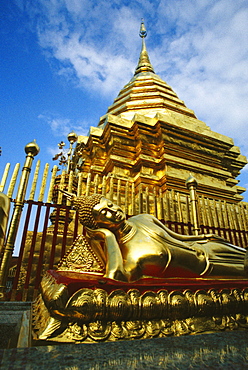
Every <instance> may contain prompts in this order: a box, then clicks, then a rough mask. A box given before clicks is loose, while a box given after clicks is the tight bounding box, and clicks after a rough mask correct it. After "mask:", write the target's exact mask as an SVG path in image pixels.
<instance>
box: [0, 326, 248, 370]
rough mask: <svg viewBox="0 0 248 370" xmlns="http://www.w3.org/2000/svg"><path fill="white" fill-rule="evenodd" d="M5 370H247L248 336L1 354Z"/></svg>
mask: <svg viewBox="0 0 248 370" xmlns="http://www.w3.org/2000/svg"><path fill="white" fill-rule="evenodd" d="M0 364H1V368H2V369H4V370H7V369H25V370H29V369H57V370H59V369H68V370H78V369H83V370H84V369H89V370H102V369H127V370H129V369H130V370H139V369H142V370H143V369H149V370H153V369H214V370H215V369H225V370H229V369H236V370H238V369H248V331H229V332H227V331H226V332H221V333H214V334H201V335H192V336H181V337H170V338H157V339H145V340H133V341H120V342H111V343H97V344H64V345H48V346H40V347H30V348H13V349H5V350H0Z"/></svg>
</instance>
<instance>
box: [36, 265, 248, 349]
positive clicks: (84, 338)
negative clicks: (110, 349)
mask: <svg viewBox="0 0 248 370" xmlns="http://www.w3.org/2000/svg"><path fill="white" fill-rule="evenodd" d="M33 314H34V327H33V337H34V341H35V343H36V344H39V343H40V342H42V341H46V343H47V341H53V342H65V343H68V342H69V343H70V342H71V343H80V342H84V343H94V342H99V341H118V340H123V339H124V340H127V339H143V338H144V339H145V338H153V337H167V336H178V335H185V334H197V333H203V332H213V331H223V330H234V329H239V330H244V329H247V328H248V281H247V280H239V279H232V280H230V279H218V280H214V279H203V278H201V279H199V278H198V279H185V278H183V279H179V278H170V279H149V278H146V279H142V280H139V281H137V282H135V283H124V282H117V281H115V280H111V279H106V278H104V277H103V276H102V275H101V274H87V273H77V272H70V271H58V272H56V271H53V270H50V271H48V272H47V274H46V275H45V277H44V278H43V280H42V284H41V294H40V295H39V296H38V298H37V300H36V302H35V304H34V312H33Z"/></svg>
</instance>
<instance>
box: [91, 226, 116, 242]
mask: <svg viewBox="0 0 248 370" xmlns="http://www.w3.org/2000/svg"><path fill="white" fill-rule="evenodd" d="M87 233H88V235H89V236H90V237H91V238H93V239H95V240H105V239H106V238H107V239H109V238H115V235H114V233H112V231H110V230H108V229H104V228H100V229H94V230H93V229H89V228H87Z"/></svg>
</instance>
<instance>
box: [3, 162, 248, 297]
mask: <svg viewBox="0 0 248 370" xmlns="http://www.w3.org/2000/svg"><path fill="white" fill-rule="evenodd" d="M24 168H25V166H24ZM24 168H23V169H24ZM30 169H31V165H30ZM21 176H23V175H22V174H21V173H20V164H17V165H15V166H14V168H13V170H12V171H11V166H10V164H7V165H6V167H5V169H4V171H3V176H2V179H1V182H0V192H3V193H4V194H6V195H7V196H8V197H9V199H10V200H11V204H12V207H11V211H10V218H9V225H8V230H7V231H6V242H5V244H4V246H3V248H2V251H1V263H2V261H3V256H4V253H5V252H6V251H5V248H6V245H7V239H8V233H9V232H10V230H12V234H13V233H14V234H15V240H14V245H13V250H14V253H13V255H14V256H15V258H13V257H12V259H9V260H8V261H7V260H6V261H5V265H8V266H4V267H3V265H1V269H3V268H5V269H8V271H9V273H8V274H7V275H6V276H7V277H6V279H5V281H4V286H5V287H7V295H6V294H5V299H11V300H23V301H26V300H33V299H34V298H35V297H36V296H37V294H38V289H39V284H40V280H41V277H42V275H43V274H44V273H45V271H46V270H48V269H53V268H56V265H57V264H58V262H59V260H60V259H61V258H62V257H63V255H64V254H65V253H66V252H67V251H68V249H69V248H70V246H71V245H72V243H73V241H74V240H75V238H76V236H77V235H78V234H79V233H83V232H84V230H83V228H82V226H81V225H79V222H78V216H77V213H76V212H75V211H72V210H71V208H70V203H69V201H68V199H66V198H65V197H64V195H63V194H62V193H61V192H60V191H59V189H63V190H67V191H69V192H72V193H74V194H77V195H78V196H80V195H90V194H93V193H99V194H102V195H103V196H106V197H108V198H110V199H111V200H113V201H114V202H115V203H117V204H118V205H120V206H121V207H122V208H123V209H124V210H125V212H126V214H127V217H130V216H132V215H136V214H139V213H150V214H153V215H154V216H156V217H157V218H158V219H160V220H161V221H162V222H166V224H167V226H168V227H169V228H171V229H172V230H174V231H176V232H178V233H181V234H194V233H195V234H196V233H215V234H218V235H220V236H222V237H224V238H226V239H227V240H229V241H230V242H231V243H233V244H235V245H238V246H241V247H244V248H246V247H247V245H248V218H247V216H248V204H247V203H245V202H239V203H237V204H233V203H228V202H227V201H225V200H220V199H210V198H206V197H204V196H201V195H197V192H196V189H195V188H194V189H190V188H189V186H188V189H187V186H185V192H184V193H182V192H177V191H175V190H173V189H168V190H166V191H165V192H163V193H162V191H161V189H160V188H159V187H155V186H154V187H149V186H145V185H143V184H139V185H138V186H136V187H135V184H134V182H131V181H127V180H125V179H122V178H118V177H116V176H114V175H113V174H109V175H108V176H101V175H99V174H95V175H94V174H90V173H89V174H88V175H86V176H85V175H84V174H83V173H74V172H72V171H71V172H70V173H67V172H66V171H62V172H61V173H60V172H58V167H57V166H53V167H50V165H49V164H45V166H44V167H43V168H42V166H41V164H40V161H39V160H38V161H37V162H36V164H35V165H34V166H33V170H32V173H31V177H30V181H28V184H27V186H26V189H25V197H24V199H23V204H21V205H20V202H19V203H18V204H19V205H20V207H19V211H18V212H19V213H20V220H19V222H18V225H17V224H14V225H13V217H12V216H13V213H14V212H15V207H16V203H17V200H18V199H20V194H18V191H19V192H20V182H21ZM192 191H194V194H193V195H192ZM195 213H196V214H195ZM18 217H19V216H18ZM15 227H17V229H18V230H13V228H15ZM5 254H6V253H5ZM8 254H9V252H8ZM16 257H18V258H16ZM3 275H4V274H3ZM3 280H4V279H3ZM5 290H6V288H5Z"/></svg>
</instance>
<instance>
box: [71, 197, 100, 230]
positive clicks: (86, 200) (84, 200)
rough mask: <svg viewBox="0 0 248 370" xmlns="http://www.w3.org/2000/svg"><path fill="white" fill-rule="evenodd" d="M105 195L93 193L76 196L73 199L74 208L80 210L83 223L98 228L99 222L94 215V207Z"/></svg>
mask: <svg viewBox="0 0 248 370" xmlns="http://www.w3.org/2000/svg"><path fill="white" fill-rule="evenodd" d="M102 197H103V196H102V195H100V194H93V195H89V196H84V195H83V196H81V197H75V198H74V199H72V205H73V208H74V209H76V210H78V214H79V220H80V222H81V224H82V225H84V226H86V227H89V228H90V229H97V228H98V226H97V223H96V222H95V220H94V217H93V215H92V211H93V208H94V206H95V205H96V204H98V203H100V200H101V198H102Z"/></svg>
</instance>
